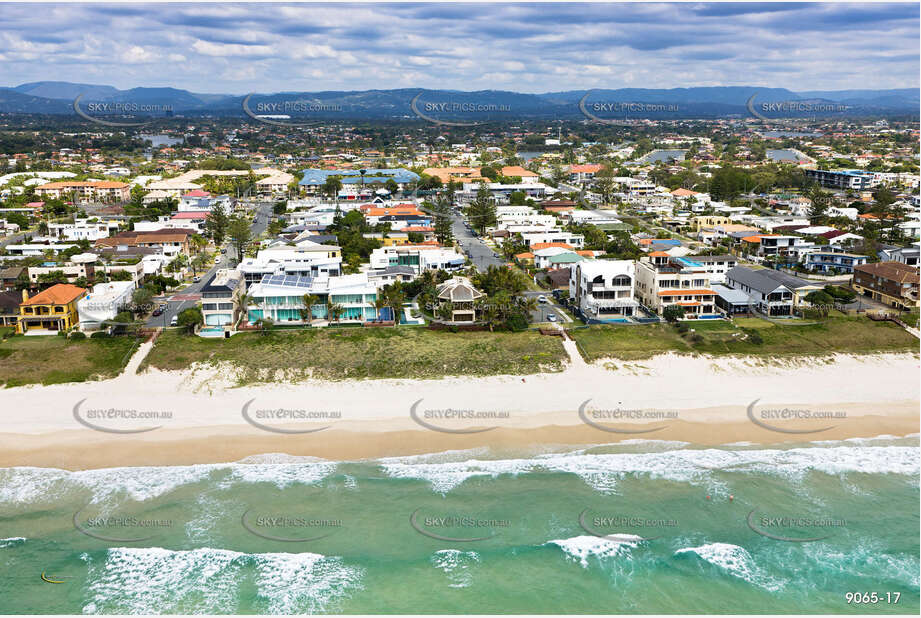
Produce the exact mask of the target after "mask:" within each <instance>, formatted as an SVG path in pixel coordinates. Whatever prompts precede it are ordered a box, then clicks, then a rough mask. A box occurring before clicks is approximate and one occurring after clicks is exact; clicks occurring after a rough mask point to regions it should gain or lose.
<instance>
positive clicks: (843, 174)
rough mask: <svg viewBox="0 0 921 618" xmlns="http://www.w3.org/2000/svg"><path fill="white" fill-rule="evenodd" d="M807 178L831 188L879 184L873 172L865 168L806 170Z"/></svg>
mask: <svg viewBox="0 0 921 618" xmlns="http://www.w3.org/2000/svg"><path fill="white" fill-rule="evenodd" d="M805 172H806V178H808V179H810V180H815V181H816V182H818V183H819V184H821V185H822V186H823V187H829V188H831V189H856V190H862V189H870V188H871V187H875V186H876V185H877V184H878V179H877V178H876V176H874V174H873V172H867V171H865V170H808V169H807V170H805Z"/></svg>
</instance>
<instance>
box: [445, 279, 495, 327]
mask: <svg viewBox="0 0 921 618" xmlns="http://www.w3.org/2000/svg"><path fill="white" fill-rule="evenodd" d="M485 296H486V294H484V293H483V292H481V291H479V290H478V289H476V288H475V287H473V284H472V283H470V279H468V278H467V277H452V278H451V279H448V280H447V281H445V282H444V283H442V284H441V285H439V286H438V287H437V288H436V291H435V297H436V298H437V301H438V307H437V308H436V311H437V313H438V316H439V317H448V318H449V319H447V320H446V321H448V322H453V323H471V322H475V321H476V307H475V305H474V303H475V302H476V301H477V300H478V299H480V298H483V297H485ZM449 312H450V314H449Z"/></svg>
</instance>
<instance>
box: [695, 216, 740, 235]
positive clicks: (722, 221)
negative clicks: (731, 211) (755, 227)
mask: <svg viewBox="0 0 921 618" xmlns="http://www.w3.org/2000/svg"><path fill="white" fill-rule="evenodd" d="M691 221H692V222H693V223H694V231H696V232H699V231H700V230H701V229H703V228H705V227H715V226H717V225H726V224H729V223H732V219H730V218H729V217H721V216H717V215H700V216H698V217H691Z"/></svg>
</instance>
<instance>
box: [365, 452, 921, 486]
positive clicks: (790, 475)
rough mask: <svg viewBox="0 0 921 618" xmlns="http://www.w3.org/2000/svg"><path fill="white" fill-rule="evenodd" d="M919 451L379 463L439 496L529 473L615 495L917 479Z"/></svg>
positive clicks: (668, 454) (622, 455)
mask: <svg viewBox="0 0 921 618" xmlns="http://www.w3.org/2000/svg"><path fill="white" fill-rule="evenodd" d="M919 461H921V460H919V452H918V448H917V447H907V446H836V447H822V448H819V447H806V448H792V449H757V450H754V449H741V450H723V449H697V450H694V449H692V450H688V449H681V450H672V451H665V452H658V453H612V454H571V453H570V454H560V455H547V456H542V457H538V458H532V459H502V460H488V459H487V460H478V459H470V460H467V461H455V462H439V463H426V462H424V461H419V460H418V459H406V458H389V459H387V460H381V462H380V463H381V466H382V468H383V469H384V471H385V472H386V473H387V474H389V475H390V476H392V477H395V478H415V479H421V480H424V481H427V482H429V483H431V484H432V488H433V489H434V490H435V491H437V492H442V493H444V492H447V491H450V490H452V489H454V488H455V487H457V486H458V485H460V484H461V483H463V482H464V481H466V480H467V479H469V478H473V477H477V476H489V477H492V478H495V477H498V476H499V475H502V474H512V475H518V474H523V473H527V472H533V471H549V472H569V473H572V474H575V475H577V476H579V477H580V478H582V479H583V480H584V481H585V482H586V483H587V484H588V485H590V486H591V487H593V488H594V489H596V490H598V491H601V492H613V491H615V488H616V486H617V484H618V482H619V481H620V480H621V479H622V478H624V477H626V476H646V477H649V478H654V479H665V480H671V481H676V482H691V483H703V484H707V485H711V484H712V483H713V476H714V475H716V474H719V473H755V474H769V475H775V476H781V477H784V478H787V479H789V480H793V481H798V480H801V479H802V478H803V476H805V475H806V474H808V473H809V472H813V471H814V472H821V473H825V474H830V475H838V474H845V473H857V472H859V473H864V474H900V475H909V476H916V475H917V474H918V470H919Z"/></svg>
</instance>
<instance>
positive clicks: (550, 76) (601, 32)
mask: <svg viewBox="0 0 921 618" xmlns="http://www.w3.org/2000/svg"><path fill="white" fill-rule="evenodd" d="M919 34H921V30H919V4H918V3H917V2H914V3H904V4H879V3H874V4H807V3H790V4H786V3H784V4H781V3H739V4H723V3H674V4H438V3H411V4H406V3H404V4H336V5H331V4H273V3H259V4H257V3H248V4H244V3H241V4H227V3H221V4H177V3H170V4H153V3H151V4H88V3H86V4H84V3H74V4H39V5H37V4H28V5H27V4H0V65H2V66H3V70H2V73H0V74H2V76H3V77H2V78H0V86H5V87H12V86H16V85H18V84H21V83H25V82H32V81H49V80H53V81H70V82H81V83H89V84H105V85H111V86H115V87H117V88H122V89H124V88H132V87H137V86H148V87H162V86H172V87H175V88H184V89H186V90H191V91H193V92H202V93H225V94H245V93H248V92H263V93H269V92H279V91H319V90H368V89H390V88H444V89H457V90H468V91H472V90H514V91H517V92H529V93H537V92H553V91H561V90H583V89H590V88H630V87H638V88H683V87H692V86H762V87H778V88H788V89H790V90H793V91H803V90H845V89H878V88H917V87H919V71H921V64H919V43H918V41H919Z"/></svg>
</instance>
